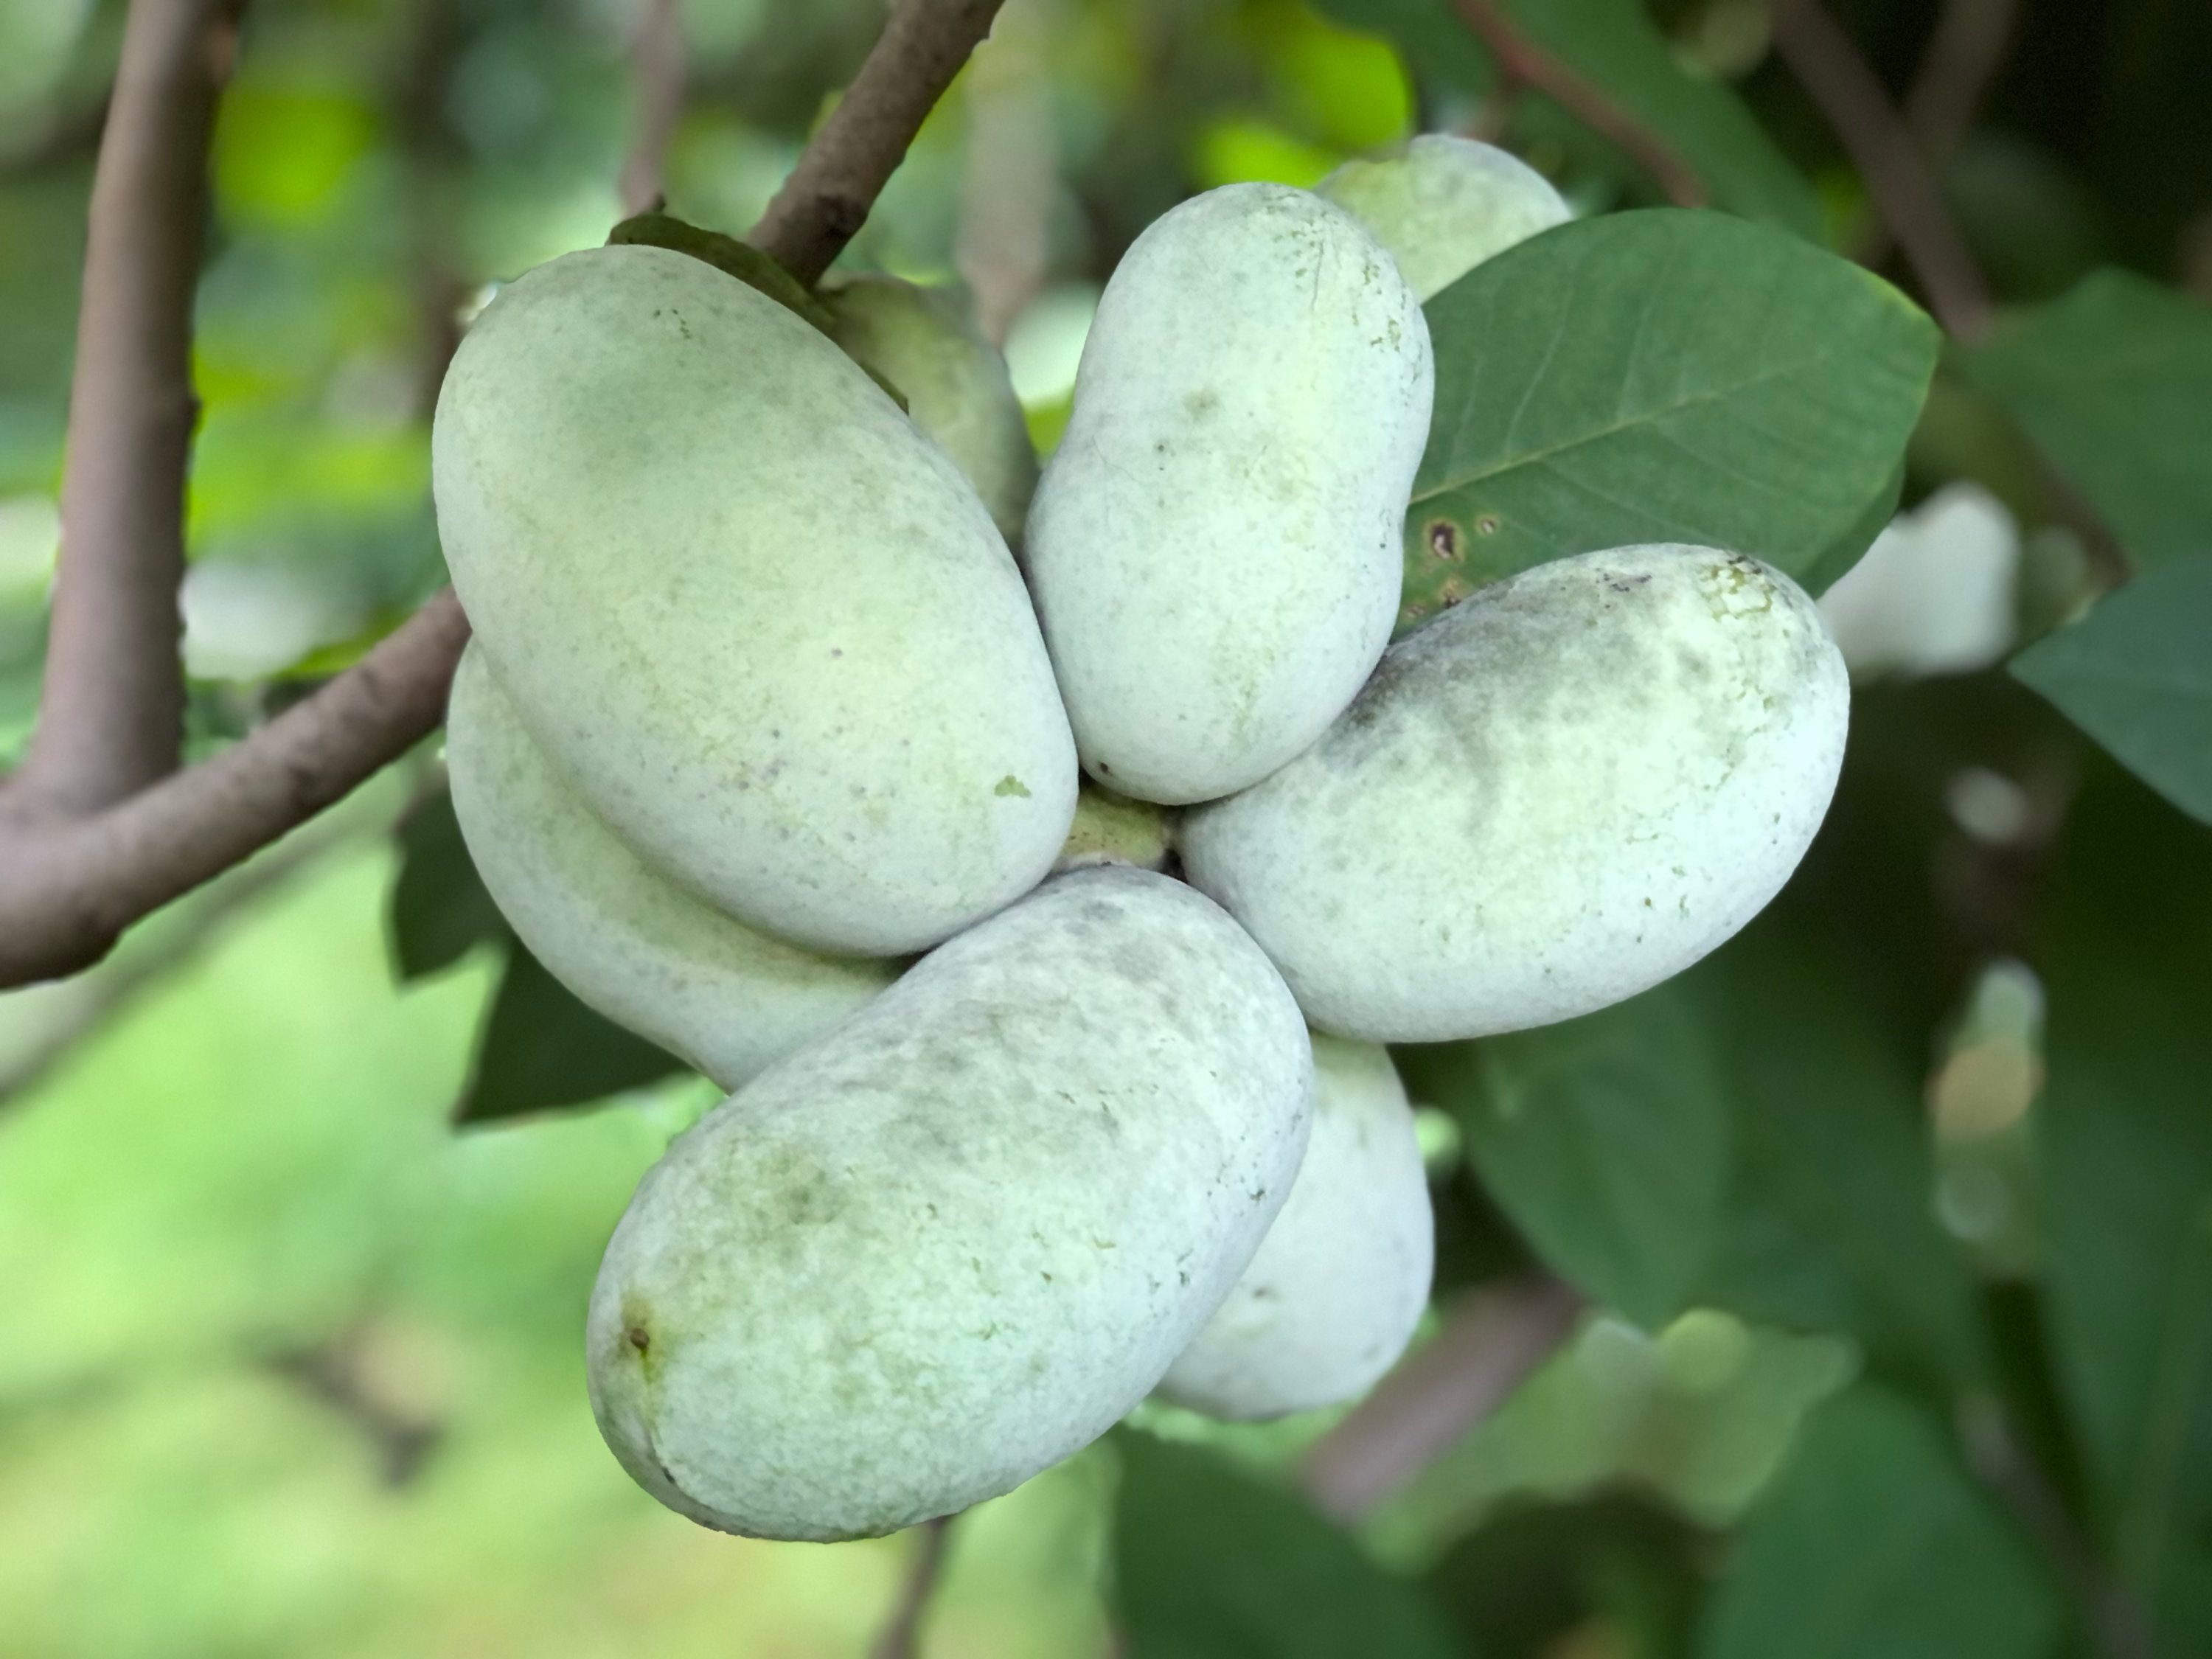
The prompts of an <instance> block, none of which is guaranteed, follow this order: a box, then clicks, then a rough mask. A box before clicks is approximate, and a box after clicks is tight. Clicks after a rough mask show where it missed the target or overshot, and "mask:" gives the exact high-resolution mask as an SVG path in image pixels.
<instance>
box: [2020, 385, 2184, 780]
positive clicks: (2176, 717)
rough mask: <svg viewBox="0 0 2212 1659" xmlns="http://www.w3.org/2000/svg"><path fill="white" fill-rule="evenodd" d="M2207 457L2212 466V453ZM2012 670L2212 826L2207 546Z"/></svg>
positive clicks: (2137, 584) (2149, 577) (2053, 637)
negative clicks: (2199, 552) (2200, 552)
mask: <svg viewBox="0 0 2212 1659" xmlns="http://www.w3.org/2000/svg"><path fill="white" fill-rule="evenodd" d="M2206 431H2207V432H2208V434H2212V426H2208V427H2207V428H2206ZM2204 464H2205V465H2206V468H2207V470H2212V454H2208V455H2207V456H2206V457H2205V458H2204ZM2208 547H2212V542H2208ZM2012 671H2013V672H2014V674H2015V675H2016V676H2017V677H2018V678H2021V680H2024V681H2025V682H2027V684H2029V685H2032V686H2033V687H2034V688H2035V689H2036V690H2038V691H2039V692H2041V693H2042V694H2043V695H2044V696H2046V697H2048V698H2050V699H2051V702H2054V703H2056V704H2057V706H2058V707H2059V708H2060V709H2061V710H2063V712H2064V713H2065V714H2066V716H2067V717H2068V718H2069V720H2073V722H2074V723H2075V725H2077V726H2080V727H2081V729H2082V730H2083V731H2085V732H2087V733H2088V734H2089V735H2090V736H2091V737H2093V738H2096V740H2097V741H2098V742H2099V743H2101V744H2104V745H2105V747H2106V749H2107V750H2110V751H2111V752H2112V755H2113V756H2114V757H2117V758H2118V760H2120V761H2121V762H2123V763H2125V764H2126V765H2127V766H2128V767H2129V768H2130V769H2131V770H2133V771H2134V773H2135V774H2136V776H2137V777H2139V778H2141V779H2142V780H2143V781H2144V782H2146V783H2148V784H2149V785H2151V786H2152V787H2154V788H2155V789H2156V790H2158V792H2159V793H2160V794H2162V795H2164V796H2165V797H2166V799H2168V800H2170V801H2172V803H2173V804H2174V805H2176V806H2179V808H2181V810H2182V811H2185V812H2187V813H2188V814H2189V815H2190V816H2191V817H2195V818H2197V819H2198V820H2200V821H2202V822H2203V823H2212V550H2208V551H2207V552H2205V553H2203V554H2202V555H2200V556H2197V557H2196V558H2192V559H2182V560H2178V561H2176V562H2174V563H2172V564H2168V565H2163V566H2161V567H2160V568H2157V569H2155V570H2152V571H2150V572H2148V573H2147V574H2144V575H2142V576H2140V577H2138V578H2136V580H2134V581H2132V582H2130V583H2129V584H2128V585H2127V586H2125V587H2124V588H2122V589H2121V590H2120V591H2119V592H2117V593H2115V594H2113V595H2112V597H2111V598H2109V599H2106V600H2105V601H2104V602H2103V603H2102V604H2100V605H2098V606H2097V608H2096V609H2095V610H2094V611H2091V612H2090V613H2089V615H2088V616H2087V617H2085V618H2083V619H2082V620H2081V621H2080V622H2078V623H2075V624H2074V625H2073V626H2071V627H2070V628H2062V629H2059V630H2058V631H2057V633H2055V634H2048V635H2045V636H2044V637H2043V638H2042V639H2041V640H2039V641H2037V642H2036V643H2035V644H2033V645H2032V646H2030V647H2028V648H2027V650H2025V651H2023V652H2021V653H2020V655H2018V656H2017V657H2015V658H2014V659H2013V661H2012Z"/></svg>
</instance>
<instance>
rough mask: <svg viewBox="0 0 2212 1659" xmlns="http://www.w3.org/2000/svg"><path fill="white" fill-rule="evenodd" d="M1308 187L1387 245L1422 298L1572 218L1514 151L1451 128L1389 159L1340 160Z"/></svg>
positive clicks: (1545, 182) (1548, 185)
mask: <svg viewBox="0 0 2212 1659" xmlns="http://www.w3.org/2000/svg"><path fill="white" fill-rule="evenodd" d="M1314 189H1315V190H1316V191H1317V192H1318V193H1320V194H1321V195H1322V196H1325V197H1328V199H1329V200H1330V201H1332V202H1334V203H1335V204H1337V205H1338V206H1339V207H1340V208H1342V209H1344V210H1345V211H1346V212H1347V213H1349V214H1351V215H1352V216H1353V217H1354V218H1356V219H1358V221H1359V222H1360V223H1361V224H1363V225H1364V226H1366V227H1367V230H1368V233H1369V234H1370V235H1372V236H1373V237H1374V238H1375V240H1376V241H1378V242H1380V243H1382V244H1383V246H1384V247H1386V248H1388V249H1389V250H1390V255H1391V257H1392V258H1395V260H1397V262H1398V269H1399V270H1401V271H1402V272H1404V273H1405V277H1406V281H1407V283H1410V284H1412V286H1413V292H1414V293H1415V294H1416V295H1419V296H1420V298H1422V299H1423V300H1426V299H1428V298H1429V297H1430V296H1431V295H1433V294H1436V293H1438V292H1440V291H1441V290H1443V289H1446V288H1449V287H1450V286H1451V284H1452V283H1455V282H1457V281H1458V280H1459V279H1460V278H1461V277H1462V276H1466V275H1467V273H1468V271H1470V270H1474V268H1475V267H1476V266H1477V265H1479V264H1481V263H1482V262H1483V261H1484V260H1485V259H1488V258H1492V257H1494V256H1495V255H1497V254H1500V253H1503V252H1505V250H1506V249H1507V248H1509V247H1511V246H1514V245H1515V244H1516V243H1518V242H1525V241H1527V240H1528V239H1529V238H1530V237H1531V236H1534V235H1535V234H1537V233H1538V232H1539V231H1545V230H1549V229H1551V228H1552V227H1553V226H1554V225H1563V224H1565V223H1566V222H1567V221H1568V220H1570V219H1571V218H1572V217H1574V210H1572V209H1571V208H1570V207H1569V206H1568V205H1567V204H1566V200H1565V197H1562V196H1561V195H1560V194H1559V191H1557V190H1556V189H1554V188H1553V185H1552V181H1551V180H1550V179H1547V178H1546V177H1545V176H1544V175H1543V174H1542V173H1539V172H1537V171H1536V169H1535V168H1534V167H1530V166H1529V165H1528V163H1527V162H1526V161H1522V159H1521V158H1520V157H1519V156H1517V155H1511V154H1510V153H1508V152H1507V151H1505V150H1502V149H1498V147H1497V146H1496V145H1495V144H1486V143H1480V142H1478V141H1477V140H1475V139H1473V138H1462V137H1459V136H1458V135H1457V134H1455V133H1445V132H1431V133H1424V134H1423V135H1422V136H1421V137H1418V138H1416V139H1414V140H1413V143H1411V144H1409V145H1407V148H1406V153H1405V154H1404V155H1398V156H1393V157H1391V158H1389V160H1387V161H1346V163H1345V164H1344V165H1343V166H1342V167H1339V168H1337V170H1336V171H1335V172H1334V173H1330V174H1329V175H1328V178H1326V179H1322V181H1321V183H1319V184H1318V185H1315V186H1314Z"/></svg>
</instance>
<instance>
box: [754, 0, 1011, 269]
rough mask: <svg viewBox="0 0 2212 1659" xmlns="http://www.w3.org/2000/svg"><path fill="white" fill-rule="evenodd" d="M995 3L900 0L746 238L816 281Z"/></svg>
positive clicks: (986, 24) (980, 33) (983, 29)
mask: <svg viewBox="0 0 2212 1659" xmlns="http://www.w3.org/2000/svg"><path fill="white" fill-rule="evenodd" d="M999 6H1000V0H898V4H897V6H896V9H894V10H893V11H892V13H891V16H890V22H888V23H886V24H885V25H884V33H883V38H882V39H880V40H878V41H877V42H876V46H875V50H874V51H872V52H870V53H869V54H868V57H867V61H866V63H864V64H861V65H860V73H859V74H858V75H856V76H854V77H853V84H852V85H851V86H849V87H848V88H846V89H845V95H844V97H843V98H842V100H839V102H838V105H837V107H836V109H834V110H832V111H831V112H829V119H828V120H826V121H824V122H823V124H822V130H821V131H818V132H817V133H816V134H815V135H814V137H813V141H812V142H811V143H809V144H808V145H807V146H806V153H805V155H801V156H800V157H799V165H798V166H797V167H793V168H792V170H791V176H790V177H789V178H788V179H785V180H784V181H783V188H782V189H781V190H779V191H776V193H775V200H774V201H772V202H770V203H769V204H768V211H767V212H766V213H764V214H763V215H762V216H761V222H760V223H758V224H757V225H755V226H754V227H753V228H752V234H751V235H750V237H749V238H748V239H747V240H750V242H751V243H752V245H753V246H755V247H757V248H758V249H760V251H761V252H763V253H765V254H767V255H768V256H769V258H773V259H775V260H776V261H777V262H778V263H780V264H782V265H783V266H784V267H785V268H786V269H787V270H789V271H790V272H791V274H792V275H793V276H796V277H798V278H799V281H800V282H802V283H813V282H814V281H816V280H817V278H819V277H820V276H821V275H822V273H823V271H825V270H829V264H830V261H832V260H833V259H835V258H836V257H837V255H838V254H839V253H840V252H843V250H844V246H845V244H846V243H848V242H849V241H851V240H853V236H854V233H855V232H856V231H858V230H859V229H860V223H861V222H862V221H863V220H865V219H866V217H867V216H868V210H869V209H870V208H871V207H873V206H874V205H875V201H876V197H877V195H878V192H880V191H882V189H883V187H884V185H885V183H887V182H888V181H889V180H890V176H891V174H892V173H893V172H894V171H896V168H897V167H898V164H899V163H900V161H903V160H904V159H905V157H906V151H907V146H908V144H910V143H913V142H914V136H915V133H917V132H919V131H921V124H922V121H923V120H924V118H927V115H928V114H929V112H930V111H931V109H933V107H934V106H936V103H937V100H939V98H941V97H942V96H944V94H945V88H947V87H949V86H951V84H952V77H953V76H956V75H957V74H958V73H959V72H960V66H961V65H962V64H964V63H966V62H967V61H968V54H969V53H970V52H973V51H974V50H975V46H976V44H977V42H979V41H981V40H982V38H983V37H984V36H985V35H986V34H988V33H990V32H991V20H992V18H994V16H996V15H998V10H999Z"/></svg>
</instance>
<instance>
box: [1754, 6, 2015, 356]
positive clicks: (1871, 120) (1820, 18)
mask: <svg viewBox="0 0 2212 1659" xmlns="http://www.w3.org/2000/svg"><path fill="white" fill-rule="evenodd" d="M1774 46H1775V50H1776V51H1777V52H1779V53H1780V54H1781V56H1782V58H1783V61H1784V62H1785V63H1787V64H1789V65H1790V71H1791V73H1793V74H1794V75H1796V77H1797V78H1798V80H1799V81H1801V82H1803V84H1804V87H1805V90H1806V92H1807V93H1808V94H1809V95H1810V96H1811V98H1812V100H1813V101H1814V103H1815V104H1816V105H1818V106H1820V112H1821V113H1822V114H1823V115H1825V116H1826V118H1827V119H1828V125H1830V126H1832V127H1833V128H1834V129H1835V131H1836V137H1838V139H1839V140H1840V141H1841V142H1842V143H1843V146H1844V152H1845V154H1847V155H1850V158H1851V161H1852V164H1853V165H1854V166H1856V167H1857V168H1858V170H1859V175H1860V177H1862V178H1863V179H1865V180H1866V187H1867V193H1868V194H1869V195H1870V196H1871V197H1873V198H1874V204H1875V209H1876V210H1878V211H1879V212H1880V213H1881V216H1882V219H1883V221H1884V222H1886V223H1887V225H1888V226H1889V228H1890V232H1891V234H1893V235H1894V236H1895V237H1896V238H1897V245H1898V246H1899V248H1900V249H1901V250H1902V251H1903V252H1904V254H1905V261H1906V263H1907V264H1910V265H1911V267H1912V271H1913V275H1914V276H1917V277H1918V278H1919V279H1920V287H1921V290H1922V292H1923V293H1924V294H1925V295H1927V297H1928V308H1929V310H1930V311H1932V312H1934V313H1936V321H1938V322H1940V323H1941V324H1942V325H1943V326H1944V327H1945V328H1946V329H1948V331H1950V332H1951V334H1952V335H1953V336H1954V337H1955V338H1958V339H1960V340H1969V341H1971V340H1976V339H1979V338H1980V337H1982V336H1983V335H1984V334H1986V333H1987V332H1988V331H1989V326H1990V309H1991V307H1990V292H1989V285H1988V284H1987V283H1985V282H1984V280H1983V278H1982V272H1981V268H1980V266H1978V264H1975V263H1974V256H1973V253H1972V251H1971V250H1969V249H1968V247H1967V246H1966V238H1965V237H1964V236H1963V235H1962V234H1960V230H1959V227H1958V225H1957V223H1956V222H1954V220H1953V219H1952V217H1951V210H1950V209H1949V208H1948V206H1947V205H1945V204H1944V201H1943V195H1942V191H1941V190H1940V189H1939V188H1938V187H1937V185H1936V178H1935V175H1934V173H1932V172H1931V171H1930V170H1929V166H1928V162H1927V160H1926V158H1925V157H1924V156H1923V155H1921V153H1920V149H1919V147H1918V146H1917V144H1915V143H1914V142H1913V139H1912V135H1911V132H1909V131H1907V130H1906V128H1905V123H1904V122H1903V120H1902V119H1900V118H1899V116H1898V114H1897V112H1896V111H1894V110H1893V109H1892V108H1891V107H1890V104H1889V98H1888V95H1887V94H1886V93H1885V92H1883V90H1882V87H1881V82H1880V81H1879V80H1878V79H1876V78H1875V72H1874V70H1873V69H1872V67H1871V66H1869V64H1868V63H1867V61H1866V59H1865V58H1863V57H1862V56H1861V55H1860V53H1859V49H1858V47H1857V46H1856V45H1854V44H1853V43H1852V40H1851V38H1850V35H1848V34H1847V33H1844V29H1843V27H1842V25H1840V24H1838V22H1837V21H1836V20H1835V19H1834V18H1832V17H1831V16H1830V15H1828V14H1827V12H1826V10H1824V9H1822V8H1821V6H1820V3H1819V0H1779V3H1778V4H1777V5H1776V6H1775V8H1774Z"/></svg>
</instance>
